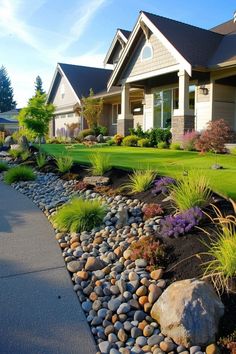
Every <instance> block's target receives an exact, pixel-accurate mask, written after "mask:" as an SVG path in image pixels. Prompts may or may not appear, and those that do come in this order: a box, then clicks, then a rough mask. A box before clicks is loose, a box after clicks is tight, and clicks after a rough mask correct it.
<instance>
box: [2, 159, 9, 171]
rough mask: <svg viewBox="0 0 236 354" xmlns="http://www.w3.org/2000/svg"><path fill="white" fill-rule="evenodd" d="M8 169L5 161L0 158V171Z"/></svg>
mask: <svg viewBox="0 0 236 354" xmlns="http://www.w3.org/2000/svg"><path fill="white" fill-rule="evenodd" d="M8 169H9V166H8V164H7V163H6V162H5V161H1V160H0V172H3V171H7V170H8Z"/></svg>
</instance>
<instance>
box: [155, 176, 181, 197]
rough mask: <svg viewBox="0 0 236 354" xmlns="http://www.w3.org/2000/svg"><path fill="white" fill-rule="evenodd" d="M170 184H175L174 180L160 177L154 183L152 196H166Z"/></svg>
mask: <svg viewBox="0 0 236 354" xmlns="http://www.w3.org/2000/svg"><path fill="white" fill-rule="evenodd" d="M172 184H176V180H175V179H174V178H171V177H161V178H160V179H158V180H156V181H155V182H154V188H153V190H152V193H153V194H159V193H163V194H166V193H167V192H168V187H169V186H170V185H172Z"/></svg>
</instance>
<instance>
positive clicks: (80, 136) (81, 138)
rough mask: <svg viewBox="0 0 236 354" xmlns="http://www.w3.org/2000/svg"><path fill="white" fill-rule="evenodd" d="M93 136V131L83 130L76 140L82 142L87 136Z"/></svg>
mask: <svg viewBox="0 0 236 354" xmlns="http://www.w3.org/2000/svg"><path fill="white" fill-rule="evenodd" d="M94 134H95V133H94V130H93V129H84V130H81V131H80V132H79V134H78V137H77V139H78V140H79V141H83V140H84V138H85V137H86V136H88V135H94Z"/></svg>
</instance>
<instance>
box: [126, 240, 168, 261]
mask: <svg viewBox="0 0 236 354" xmlns="http://www.w3.org/2000/svg"><path fill="white" fill-rule="evenodd" d="M129 249H130V250H131V251H132V254H131V257H130V259H131V260H132V261H135V260H136V259H140V258H141V259H145V260H146V261H147V264H148V266H149V268H150V267H155V266H160V265H162V264H163V262H164V258H165V250H164V247H163V246H162V245H161V243H160V241H156V240H155V238H153V237H151V238H150V237H143V238H142V239H141V240H138V241H135V242H133V243H132V244H131V245H130V247H129Z"/></svg>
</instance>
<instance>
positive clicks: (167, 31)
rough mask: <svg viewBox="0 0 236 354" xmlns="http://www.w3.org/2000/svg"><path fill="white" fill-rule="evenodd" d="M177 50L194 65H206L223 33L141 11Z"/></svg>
mask: <svg viewBox="0 0 236 354" xmlns="http://www.w3.org/2000/svg"><path fill="white" fill-rule="evenodd" d="M142 12H143V13H144V14H145V15H146V16H147V18H148V19H149V20H150V21H151V22H152V23H153V24H154V25H155V26H156V28H157V29H159V31H161V32H162V34H163V35H164V36H165V37H166V38H167V39H168V41H169V42H170V43H171V44H172V45H173V46H174V47H175V48H176V49H177V50H178V52H179V53H180V54H181V55H182V56H183V57H184V58H185V59H186V60H187V61H188V62H189V63H190V64H191V65H192V66H195V67H197V66H198V67H199V66H200V67H201V66H202V67H207V65H208V61H209V58H211V57H212V56H213V54H214V52H215V51H216V50H217V48H218V46H219V44H220V42H221V41H222V39H223V35H221V34H219V33H215V32H212V31H209V30H206V29H203V28H200V27H196V26H192V25H189V24H186V23H183V22H179V21H175V20H172V19H169V18H166V17H162V16H159V15H154V14H151V13H148V12H145V11H142Z"/></svg>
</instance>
